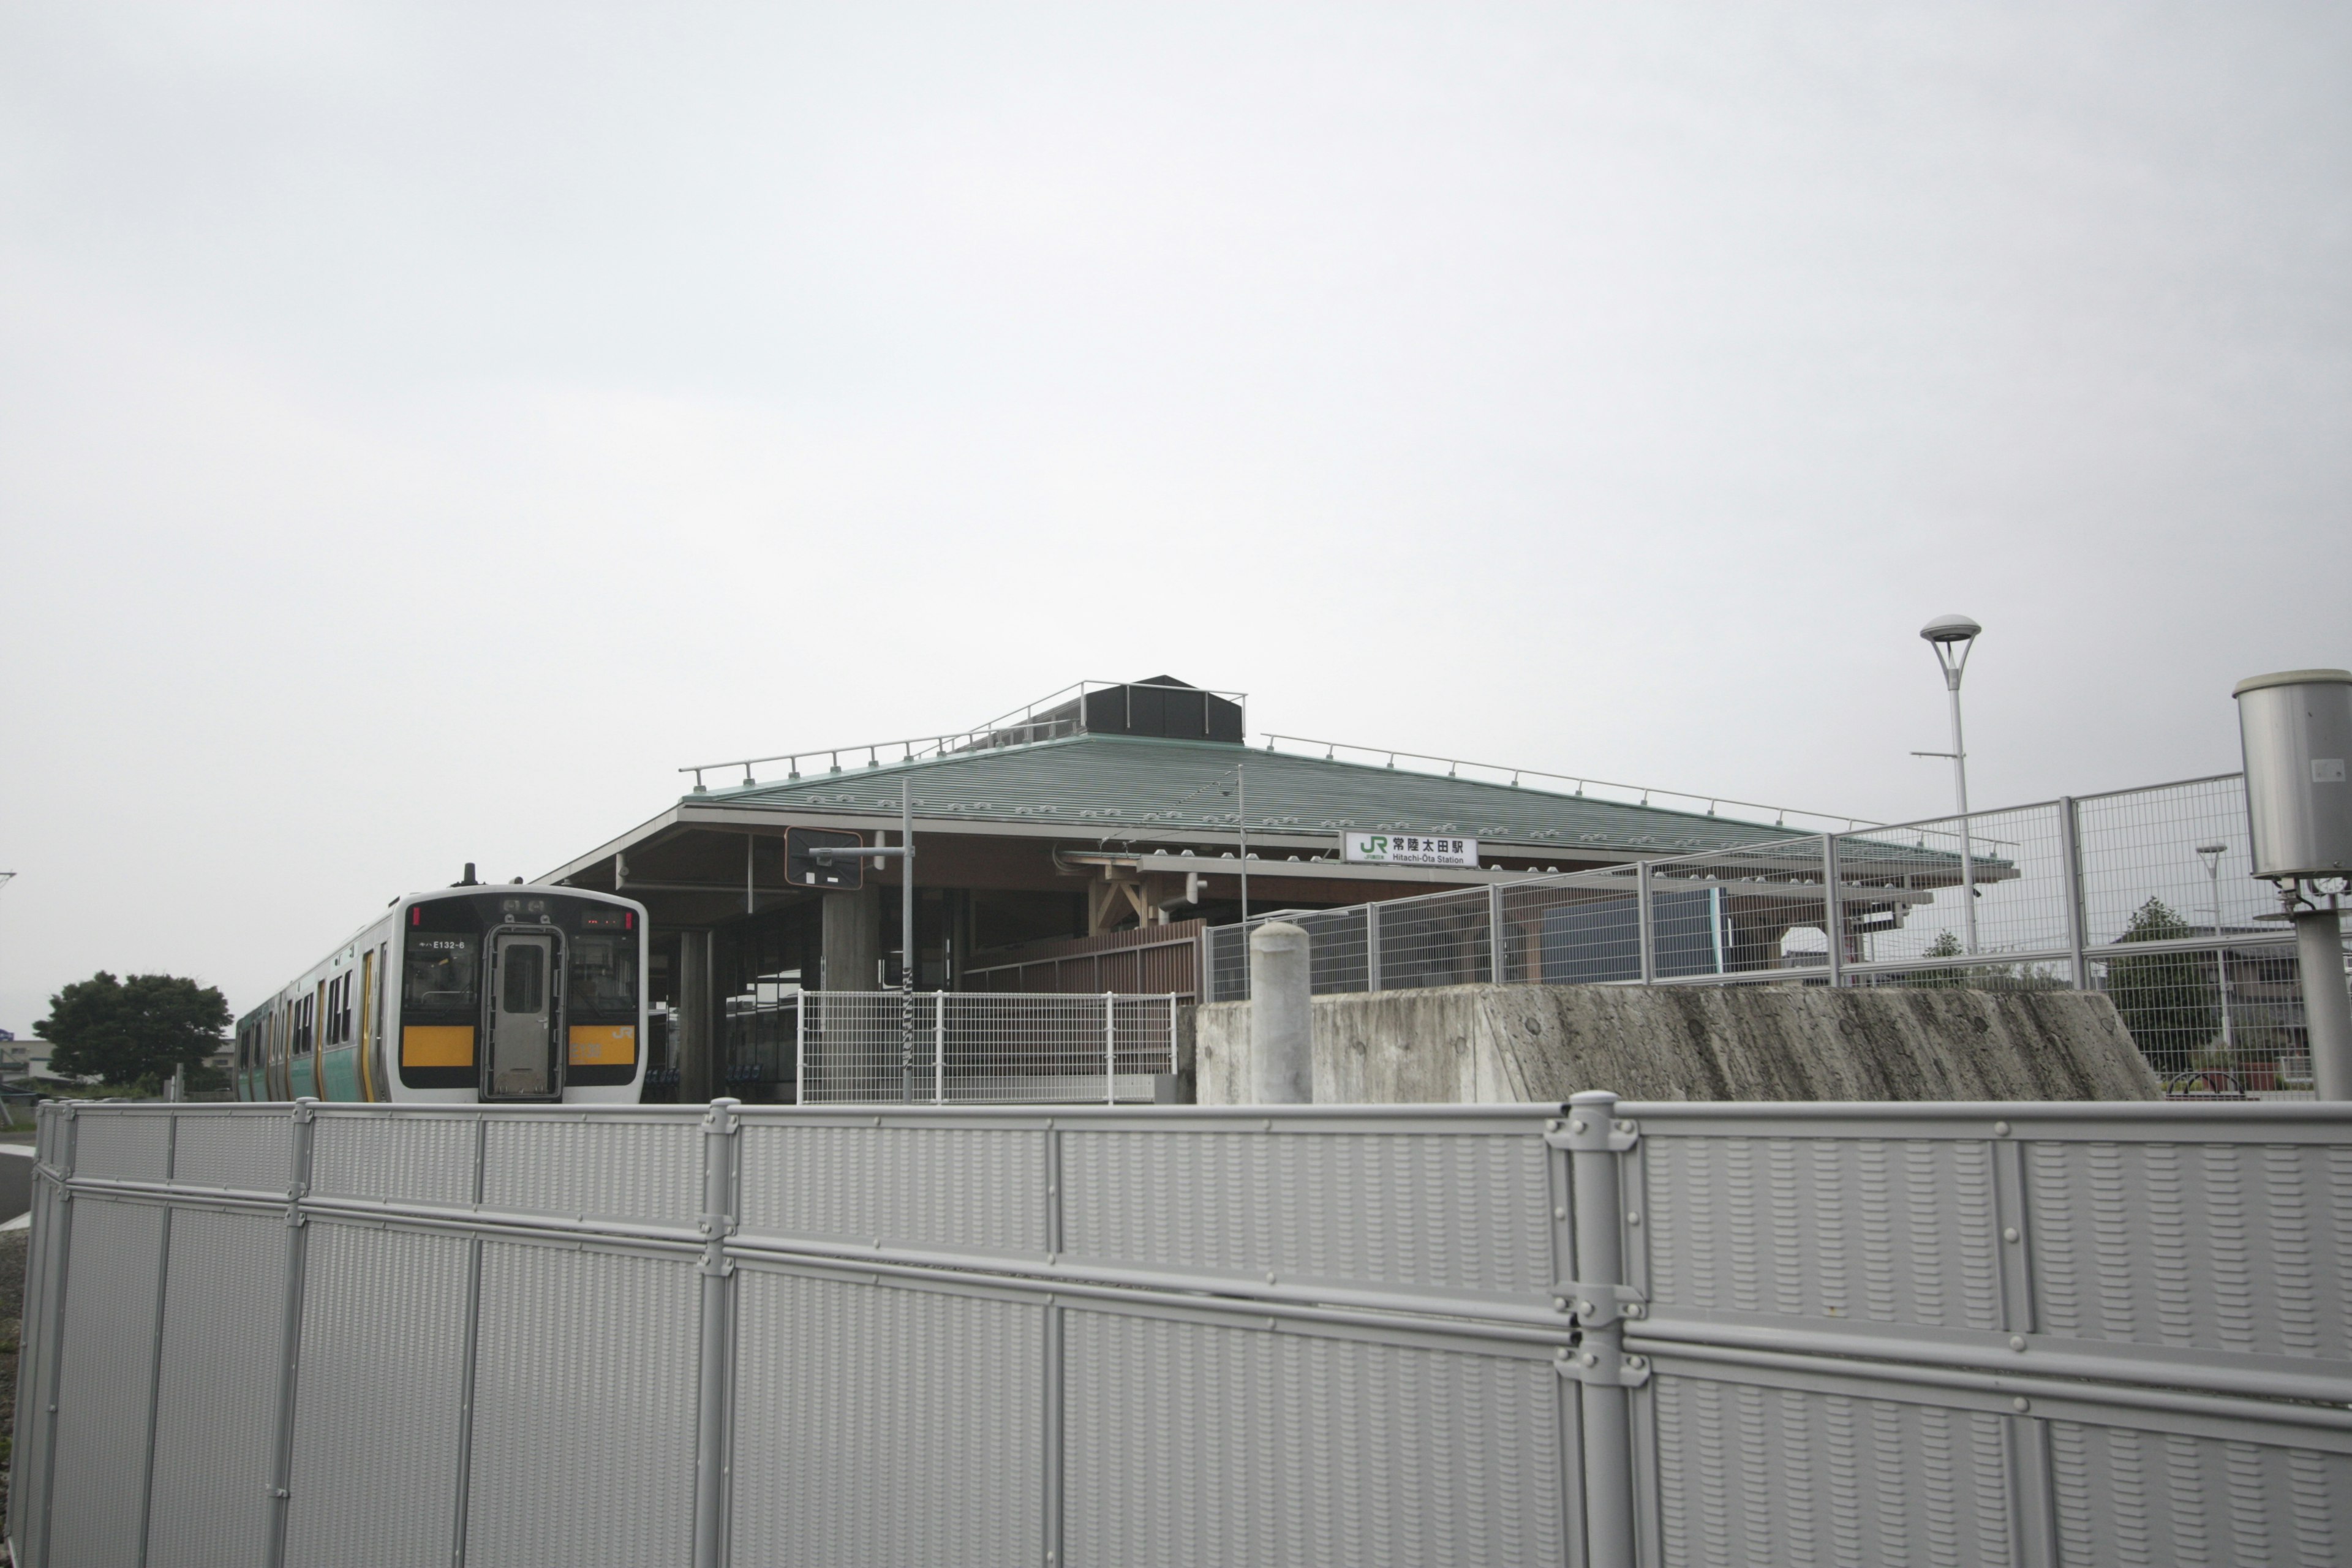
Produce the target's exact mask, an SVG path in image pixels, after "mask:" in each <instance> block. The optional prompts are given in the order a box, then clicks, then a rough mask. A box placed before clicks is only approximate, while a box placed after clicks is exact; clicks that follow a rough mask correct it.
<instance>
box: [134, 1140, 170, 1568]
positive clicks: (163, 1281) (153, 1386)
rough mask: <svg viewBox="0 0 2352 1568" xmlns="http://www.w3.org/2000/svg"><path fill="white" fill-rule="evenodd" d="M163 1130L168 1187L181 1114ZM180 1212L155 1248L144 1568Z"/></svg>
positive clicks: (142, 1477)
mask: <svg viewBox="0 0 2352 1568" xmlns="http://www.w3.org/2000/svg"><path fill="white" fill-rule="evenodd" d="M163 1128H164V1132H163V1180H164V1181H165V1182H167V1183H168V1182H172V1181H174V1180H176V1179H177V1178H178V1176H179V1171H180V1118H179V1115H178V1113H177V1112H171V1113H168V1114H166V1115H165V1116H164V1118H163ZM177 1212H179V1209H178V1205H175V1204H166V1205H164V1206H163V1220H162V1222H161V1223H160V1224H159V1225H158V1226H157V1227H156V1228H157V1229H158V1230H160V1231H161V1232H162V1236H161V1237H159V1238H158V1240H157V1242H156V1247H155V1332H154V1336H153V1338H152V1340H151V1341H150V1342H149V1343H148V1347H147V1453H146V1457H145V1458H143V1459H142V1461H141V1465H140V1472H139V1562H140V1563H141V1564H142V1568H144V1564H145V1563H146V1561H147V1546H148V1536H149V1533H150V1532H151V1531H152V1529H153V1527H154V1513H155V1508H154V1503H155V1431H156V1428H157V1427H158V1426H161V1425H162V1424H163V1309H164V1308H165V1307H167V1306H169V1305H170V1304H171V1284H172V1216H173V1215H174V1214H176V1213H177Z"/></svg>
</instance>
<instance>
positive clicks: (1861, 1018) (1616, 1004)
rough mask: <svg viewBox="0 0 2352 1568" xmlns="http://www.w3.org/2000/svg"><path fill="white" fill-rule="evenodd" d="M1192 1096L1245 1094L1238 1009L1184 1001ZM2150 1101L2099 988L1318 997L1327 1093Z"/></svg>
mask: <svg viewBox="0 0 2352 1568" xmlns="http://www.w3.org/2000/svg"><path fill="white" fill-rule="evenodd" d="M1193 1058H1194V1072H1195V1093H1196V1094H1197V1097H1198V1099H1199V1100H1200V1102H1201V1103H1202V1104H1203V1105H1243V1104H1248V1103H1250V1098H1249V1097H1250V1093H1251V1090H1250V1087H1249V1086H1250V1084H1251V1082H1252V1079H1251V1074H1250V1066H1251V1064H1250V1060H1249V1004H1248V1003H1246V1002H1225V1003H1219V1004H1216V1005H1211V1006H1204V1007H1201V1008H1199V1009H1197V1012H1196V1016H1195V1019H1194V1040H1193ZM1578 1089H1614V1090H1616V1091H1617V1092H1618V1093H1619V1094H1621V1095H1623V1096H1625V1097H1626V1098H1627V1099H1630V1100H2154V1099H2157V1098H2158V1085H2157V1081H2156V1078H2155V1075H2154V1074H2152V1073H2151V1072H2150V1071H2149V1070H2148V1068H2147V1063H2146V1061H2145V1060H2144V1059H2143V1058H2141V1056H2140V1054H2139V1052H2138V1050H2137V1048H2135V1047H2134V1046H2133V1045H2132V1041H2131V1037H2130V1035H2128V1034H2127V1033H2126V1031H2125V1029H2124V1026H2123V1021H2122V1020H2121V1019H2120V1018H2118V1017H2117V1016H2116V1010H2115V1007H2114V1005H2112V1004H2110V1003H2109V1002H2108V1000H2107V999H2106V997H2105V996H2104V995H2102V994H2098V993H2096V992H2084V991H2031V992H1991V991H1969V990H1935V991H1909V990H1896V989H1893V988H1887V989H1874V990H1836V991H1832V990H1830V989H1828V988H1827V987H1823V986H1802V987H1800V986H1657V987H1651V988H1648V989H1644V988H1643V987H1640V986H1628V985H1449V986H1442V987H1436V988H1433V989H1430V990H1426V991H1381V992H1375V993H1372V994H1364V995H1349V996H1318V997H1317V998H1316V999H1315V1098H1316V1099H1317V1100H1318V1101H1322V1102H1325V1103H1329V1104H1349V1103H1352V1104H1396V1103H1406V1102H1420V1101H1447V1102H1466V1103H1493V1102H1496V1101H1503V1100H1564V1099H1566V1098H1567V1097H1568V1096H1569V1095H1570V1094H1571V1093H1573V1092H1574V1091H1576V1090H1578Z"/></svg>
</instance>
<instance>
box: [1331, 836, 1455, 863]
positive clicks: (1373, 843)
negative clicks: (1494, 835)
mask: <svg viewBox="0 0 2352 1568" xmlns="http://www.w3.org/2000/svg"><path fill="white" fill-rule="evenodd" d="M1340 858H1342V859H1344V860H1350V861H1353V862H1355V863H1356V864H1357V865H1360V866H1469V867H1474V868H1475V866H1476V865H1477V864H1478V841H1477V840H1476V839H1475V838H1445V837H1433V836H1432V835H1429V834H1424V833H1350V834H1349V835H1348V845H1347V848H1346V850H1345V852H1344V853H1343V854H1342V855H1341V857H1340Z"/></svg>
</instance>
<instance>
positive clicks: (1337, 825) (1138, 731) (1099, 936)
mask: <svg viewBox="0 0 2352 1568" xmlns="http://www.w3.org/2000/svg"><path fill="white" fill-rule="evenodd" d="M1245 720H1246V715H1245V712H1244V707H1243V702H1242V700H1241V698H1240V695H1239V694H1238V693H1229V692H1216V691H1209V690H1204V689H1199V688H1196V687H1193V686H1191V685H1189V684H1187V683H1185V682H1183V681H1181V680H1178V679H1174V678H1173V677H1170V676H1161V677H1158V678H1156V679H1149V680H1139V681H1126V682H1115V683H1097V682H1086V683H1081V685H1080V686H1078V687H1076V688H1073V689H1069V690H1068V691H1066V692H1064V693H1061V694H1059V695H1058V696H1057V697H1056V698H1053V699H1047V700H1045V701H1042V702H1037V703H1032V704H1029V705H1027V706H1025V707H1024V708H1023V709H1021V710H1016V711H1015V712H1013V713H1012V714H1009V715H1007V716H1005V717H1004V718H1002V719H998V720H995V721H991V722H990V723H988V724H984V725H981V726H977V727H975V728H973V729H971V730H967V731H959V732H957V733H954V734H950V735H941V736H929V737H923V738H919V739H915V740H908V741H898V742H884V743H878V744H872V745H857V746H849V747H842V748H839V749H837V750H835V749H827V750H824V751H819V752H801V753H797V754H794V755H788V756H778V757H770V758H755V759H751V761H749V762H743V763H724V764H711V765H709V766H706V767H704V768H702V769H700V770H692V769H689V770H686V771H688V772H694V773H695V776H696V781H697V782H696V784H695V786H694V788H693V789H692V790H691V791H690V792H689V793H688V794H687V795H685V796H684V797H683V798H681V799H679V800H678V801H677V802H676V803H675V804H673V805H669V806H668V807H667V808H666V809H665V810H663V811H662V812H660V813H659V814H657V815H656V816H653V817H652V818H651V819H649V820H648V821H646V822H645V823H642V824H640V825H639V826H636V827H635V828H632V829H631V830H629V831H628V832H626V833H624V834H622V835H621V836H619V837H616V838H614V839H613V840H612V841H610V842H609V843H606V844H604V845H602V846H600V847H597V848H595V849H593V850H591V851H590V852H588V853H587V854H584V855H583V856H581V857H580V858H577V859H575V860H572V861H570V862H569V863H567V864H565V865H563V866H561V867H558V868H556V869H554V870H553V871H551V872H550V873H548V874H547V875H546V876H544V877H542V878H541V879H540V880H541V882H543V883H547V884H551V885H562V886H569V887H576V888H593V889H599V890H603V891H607V892H617V893H621V894H625V895H626V896H627V897H629V898H633V899H635V900H639V901H641V902H643V903H644V904H645V905H646V909H647V910H648V912H649V917H650V923H651V927H652V932H653V938H652V946H651V967H652V970H653V983H652V991H653V1001H654V1003H655V1005H656V1007H657V1008H659V1009H661V1014H660V1016H661V1018H662V1019H663V1020H666V1022H664V1023H661V1024H659V1025H657V1031H656V1032H657V1035H658V1034H661V1033H664V1032H665V1031H666V1032H667V1034H669V1035H670V1036H671V1037H674V1038H673V1040H672V1042H671V1043H670V1044H668V1045H661V1046H657V1055H656V1063H655V1066H656V1070H657V1072H658V1073H663V1074H666V1075H667V1081H670V1082H676V1081H677V1076H676V1075H677V1073H678V1072H680V1071H683V1073H684V1074H685V1085H684V1092H685V1093H686V1095H687V1097H688V1098H689V1099H691V1098H701V1097H704V1093H705V1091H706V1090H708V1089H713V1088H714V1086H715V1085H716V1084H717V1082H718V1080H719V1079H722V1078H726V1077H727V1076H728V1075H727V1073H726V1070H725V1068H724V1065H723V1064H724V1063H725V1062H727V1061H729V1060H737V1061H750V1060H754V1059H756V1060H761V1061H766V1062H769V1063H774V1062H775V1061H777V1060H778V1059H779V1058H780V1057H782V1058H787V1059H788V1058H789V1055H790V1052H789V1047H788V1046H783V1045H782V1042H780V1041H778V1040H776V1039H774V1038H772V1037H771V1036H772V1034H773V1033H774V1032H775V1031H776V1030H777V1029H780V1028H782V1027H786V1026H788V1025H789V1018H790V1013H789V1009H788V1008H786V1007H784V1006H783V1005H782V1003H783V1000H784V999H785V998H787V997H789V996H791V995H792V994H794V993H796V992H798V991H800V990H803V989H809V990H830V991H856V990H874V989H879V988H887V987H890V986H895V985H896V984H898V963H899V961H900V956H901V955H900V954H899V952H898V931H899V902H898V901H899V900H900V898H901V897H902V886H901V873H900V869H899V867H900V864H901V863H900V862H898V861H896V860H888V861H877V862H869V863H868V864H869V869H867V870H866V873H865V879H864V880H865V886H864V887H863V889H860V890H859V891H856V892H832V893H826V892H819V891H816V890H814V889H809V888H805V887H795V886H793V884H792V882H791V881H790V880H788V879H787V872H786V846H785V834H786V831H787V830H788V829H790V828H793V827H814V828H830V829H835V830H846V831H849V832H854V833H857V834H859V835H861V836H862V837H863V838H864V841H865V842H866V843H868V844H891V843H895V842H896V841H897V838H898V826H899V813H900V805H901V795H902V792H903V793H904V794H906V795H910V796H911V800H912V812H913V818H914V829H915V837H916V847H917V856H916V859H915V871H914V878H913V887H914V898H915V900H916V910H915V946H916V950H917V951H916V954H915V962H916V964H917V969H916V984H917V986H918V987H919V988H920V989H925V990H931V989H943V990H958V991H968V990H1002V991H1065V992H1103V991H1126V992H1153V993H1173V994H1177V995H1179V996H1181V997H1184V998H1186V999H1188V1000H1189V999H1191V998H1192V997H1194V996H1196V995H1197V994H1198V993H1199V991H1200V974H1201V973H1202V963H1201V959H1200V935H1201V932H1202V930H1203V929H1204V927H1205V926H1206V925H1208V924H1210V923H1216V922H1223V921H1232V920H1234V919H1236V918H1237V917H1238V916H1239V915H1240V913H1241V910H1242V895H1243V888H1242V880H1243V869H1244V862H1243V860H1242V856H1243V855H1244V852H1245V853H1246V854H1247V856H1248V860H1247V873H1248V883H1249V887H1248V894H1249V903H1250V908H1251V910H1252V912H1253V913H1262V912H1265V911H1267V910H1279V909H1293V910H1316V909H1328V908H1331V907H1334V906H1339V905H1347V904H1356V903H1361V902H1363V901H1365V900H1386V899H1391V898H1398V897H1402V896H1405V895H1408V894H1413V893H1426V892H1431V891H1434V890H1437V889H1448V888H1457V889H1458V888H1475V887H1479V886H1483V885H1488V884H1492V883H1496V882H1505V881H1510V880H1515V879H1521V878H1524V877H1527V876H1528V875H1530V874H1541V873H1544V872H1548V871H1552V870H1563V871H1564V870H1570V869H1577V868H1592V867H1600V866H1607V865H1612V864H1622V863H1623V862H1626V861H1630V860H1634V859H1640V858H1654V857H1659V856H1668V855H1687V854H1691V853H1694V852H1699V851H1705V850H1708V849H1711V848H1716V847H1732V846H1754V845H1757V844H1759V843H1765V842H1769V841H1771V840H1773V839H1774V838H1775V837H1776V836H1780V837H1787V838H1789V839H1790V840H1791V841H1792V842H1793V841H1796V840H1798V839H1800V838H1801V837H1802V834H1801V831H1800V830H1799V829H1797V828H1795V827H1783V826H1778V825H1771V824H1763V823H1758V822H1749V821H1741V820H1738V819H1735V818H1733V817H1730V816H1719V815H1716V814H1715V813H1714V812H1713V811H1712V810H1711V809H1710V810H1707V811H1701V810H1699V809H1696V807H1697V805H1698V800H1697V798H1694V799H1693V801H1692V809H1687V810H1675V809H1668V808H1665V807H1664V806H1660V805H1648V804H1643V802H1646V800H1647V798H1648V797H1647V795H1646V794H1644V795H1643V801H1640V802H1637V801H1631V800H1620V799H1607V798H1602V796H1601V795H1600V794H1598V793H1584V786H1583V784H1582V782H1581V781H1570V780H1565V779H1563V780H1559V781H1558V787H1556V788H1538V787H1536V786H1535V785H1534V784H1525V783H1521V782H1518V777H1519V775H1516V774H1509V773H1508V771H1507V770H1502V771H1500V772H1499V773H1497V776H1496V777H1493V778H1478V777H1472V776H1466V775H1465V772H1464V769H1465V767H1467V764H1454V765H1453V766H1452V767H1451V768H1450V769H1449V771H1448V772H1447V773H1438V772H1435V771H1431V770H1418V769H1416V768H1414V767H1412V766H1411V765H1408V766H1405V767H1399V766H1396V765H1395V761H1394V760H1395V758H1397V757H1399V756H1403V755H1405V753H1385V754H1383V753H1379V752H1371V753H1364V752H1358V751H1356V750H1355V749H1353V748H1341V747H1339V746H1336V745H1326V744H1324V743H1321V742H1316V743H1314V744H1313V745H1312V746H1311V747H1307V748H1304V749H1302V748H1301V747H1300V746H1297V745H1296V744H1293V745H1289V746H1287V747H1283V748H1277V746H1276V743H1275V741H1276V738H1274V737H1265V738H1264V741H1265V743H1264V744H1261V745H1255V746H1254V745H1250V744H1247V743H1246V741H1245ZM1342 750H1349V752H1351V754H1354V755H1365V756H1369V757H1370V758H1373V759H1380V758H1381V757H1382V756H1383V755H1385V757H1386V759H1387V760H1385V761H1382V760H1367V761H1354V760H1346V759H1343V758H1342V757H1341V756H1340V754H1339V753H1340V752H1341V751H1342ZM1436 765H1438V766H1446V764H1444V763H1443V762H1439V763H1437V764H1436ZM739 768H740V770H741V771H742V777H741V779H740V782H735V783H729V784H719V783H714V782H709V781H708V778H707V775H709V774H710V773H718V772H721V771H725V772H729V773H731V772H732V771H733V770H736V769H739ZM762 769H764V770H765V771H766V773H767V774H768V776H767V777H766V778H764V779H762V778H760V777H759V776H758V774H759V773H760V772H761V770H762ZM1473 771H1475V770H1473ZM779 773H781V774H782V776H781V777H779V776H777V775H778V774H779ZM1571 784H1575V786H1576V787H1575V788H1573V789H1571V788H1570V785H1571ZM1596 787H1597V786H1596ZM1244 800H1245V801H1246V808H1247V820H1246V822H1245V823H1244V820H1243V816H1242V813H1243V807H1244ZM1351 834H1352V835H1356V836H1357V842H1356V843H1354V844H1353V845H1352V846H1351V844H1350V841H1349V836H1350V835H1351ZM1367 837H1370V838H1372V839H1375V840H1376V839H1379V838H1386V839H1388V840H1390V841H1391V845H1393V844H1394V842H1395V841H1396V840H1398V839H1405V840H1416V841H1421V842H1419V843H1416V844H1414V845H1413V848H1412V852H1409V853H1406V854H1405V855H1404V856H1403V858H1405V859H1414V858H1418V859H1423V860H1430V859H1445V858H1452V859H1454V860H1456V861H1460V862H1462V863H1457V864H1420V863H1400V861H1399V859H1398V858H1391V859H1390V860H1389V861H1388V862H1387V863H1369V862H1367V861H1366V860H1364V859H1363V858H1362V856H1363V855H1365V854H1379V853H1382V852H1384V851H1385V850H1386V849H1387V847H1386V846H1381V845H1378V844H1377V843H1370V844H1368V843H1366V842H1364V840H1365V839H1366V838H1367ZM1244 840H1246V850H1245V851H1244ZM1432 841H1433V842H1434V844H1435V846H1436V851H1435V853H1433V854H1431V853H1422V852H1421V851H1423V849H1424V848H1425V847H1427V845H1428V844H1429V843H1430V842H1432ZM1449 851H1450V852H1451V853H1450V856H1449V853H1448V852H1449ZM1780 935H1781V933H1780V932H1779V931H1772V932H1769V933H1766V932H1760V931H1759V932H1758V933H1755V941H1756V942H1759V943H1764V942H1769V945H1770V946H1771V949H1772V954H1773V959H1774V961H1775V962H1777V961H1778V955H1779V941H1780ZM665 1054H666V1055H667V1061H666V1062H665V1061H664V1060H663V1059H662V1057H663V1055H665ZM771 1071H772V1069H771ZM705 1072H708V1073H710V1074H714V1075H717V1077H716V1078H712V1079H704V1078H703V1077H701V1076H699V1075H700V1074H702V1073H705ZM734 1077H735V1079H736V1080H737V1082H736V1087H737V1089H739V1091H740V1090H743V1089H750V1090H751V1092H755V1093H764V1092H768V1091H771V1090H772V1089H773V1087H774V1086H773V1085H772V1083H767V1082H760V1083H745V1082H743V1081H741V1079H742V1074H741V1073H740V1072H739V1073H737V1074H735V1075H734ZM660 1081H663V1079H662V1078H657V1079H656V1082H660Z"/></svg>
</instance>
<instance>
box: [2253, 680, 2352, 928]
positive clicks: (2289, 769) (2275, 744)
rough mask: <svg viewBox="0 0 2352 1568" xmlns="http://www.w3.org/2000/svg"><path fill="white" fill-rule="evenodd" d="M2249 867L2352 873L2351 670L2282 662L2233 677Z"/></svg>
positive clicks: (2268, 873)
mask: <svg viewBox="0 0 2352 1568" xmlns="http://www.w3.org/2000/svg"><path fill="white" fill-rule="evenodd" d="M2232 695H2233V696H2235V697H2236V698H2237V700H2238V735H2239V739H2240V742H2242V745H2243V747H2244V750H2245V758H2246V816H2247V818H2248V825H2249V826H2250V827H2251V828H2252V834H2253V848H2254V875H2255V876H2257V877H2263V878H2268V879H2272V880H2274V881H2284V880H2289V879H2303V878H2312V877H2343V876H2352V783H2347V782H2346V779H2345V764H2346V763H2347V760H2352V670H2343V669H2288V670H2282V671H2280V672H2279V673H2278V674H2276V675H2257V676H2253V677H2251V678H2249V679H2245V680H2242V681H2240V682H2238V686H2237V689H2236V690H2235V691H2234V692H2233V693H2232Z"/></svg>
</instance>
